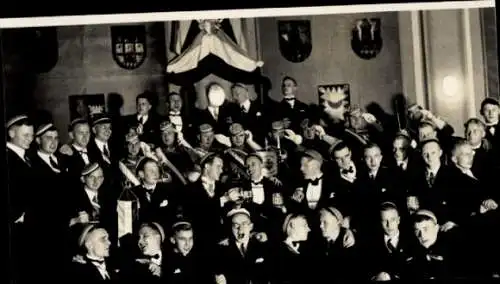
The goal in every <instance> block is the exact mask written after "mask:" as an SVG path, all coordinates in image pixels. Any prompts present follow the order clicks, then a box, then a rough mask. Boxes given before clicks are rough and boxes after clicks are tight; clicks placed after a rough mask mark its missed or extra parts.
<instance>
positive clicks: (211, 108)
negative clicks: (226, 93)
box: [208, 106, 219, 113]
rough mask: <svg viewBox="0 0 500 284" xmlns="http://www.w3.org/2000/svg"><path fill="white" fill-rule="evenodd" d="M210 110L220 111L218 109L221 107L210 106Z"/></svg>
mask: <svg viewBox="0 0 500 284" xmlns="http://www.w3.org/2000/svg"><path fill="white" fill-rule="evenodd" d="M208 110H209V111H210V112H212V113H213V112H215V111H218V110H219V107H214V106H208Z"/></svg>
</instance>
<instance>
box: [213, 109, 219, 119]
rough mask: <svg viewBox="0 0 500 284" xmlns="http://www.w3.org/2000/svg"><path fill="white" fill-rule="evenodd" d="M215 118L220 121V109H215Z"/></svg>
mask: <svg viewBox="0 0 500 284" xmlns="http://www.w3.org/2000/svg"><path fill="white" fill-rule="evenodd" d="M214 117H215V120H218V119H219V109H218V108H214Z"/></svg>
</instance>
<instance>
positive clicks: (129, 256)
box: [6, 77, 500, 284]
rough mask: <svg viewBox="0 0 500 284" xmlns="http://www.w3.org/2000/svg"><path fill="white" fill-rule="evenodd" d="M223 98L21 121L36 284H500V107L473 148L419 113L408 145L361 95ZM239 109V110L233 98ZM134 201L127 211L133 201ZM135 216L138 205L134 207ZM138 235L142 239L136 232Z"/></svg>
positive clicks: (481, 123)
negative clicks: (268, 101)
mask: <svg viewBox="0 0 500 284" xmlns="http://www.w3.org/2000/svg"><path fill="white" fill-rule="evenodd" d="M281 87H282V88H281V89H282V93H283V99H282V100H281V101H280V102H275V103H273V104H272V105H266V106H264V105H261V104H259V103H258V102H257V101H252V100H250V95H249V90H248V88H247V86H245V85H243V84H238V83H237V84H234V85H233V86H232V87H231V94H230V95H226V92H225V90H224V89H223V88H222V87H221V86H220V85H219V84H217V83H213V84H210V85H209V86H208V87H207V90H206V94H207V98H208V107H207V108H206V109H204V110H199V111H197V112H196V113H190V114H189V115H186V114H185V112H184V109H185V106H184V105H183V98H182V97H181V96H180V95H179V94H177V93H171V94H169V95H168V99H167V104H168V110H169V112H168V114H167V115H166V116H161V115H159V114H157V113H156V111H155V106H154V105H153V103H152V102H153V100H152V98H151V97H149V96H148V94H146V93H144V94H140V95H139V96H137V98H136V106H137V113H136V114H133V115H128V116H124V117H121V118H119V119H118V120H116V119H115V118H113V119H112V118H110V117H109V116H107V115H106V114H105V113H100V114H94V115H92V116H91V117H88V118H77V119H75V120H73V121H72V122H71V123H70V124H69V128H68V131H69V137H70V140H69V141H64V142H61V141H60V139H59V133H60V130H58V129H57V128H56V127H55V126H54V124H53V122H51V121H38V122H37V123H34V122H33V121H32V118H30V117H28V116H27V115H24V114H19V115H16V116H15V117H13V118H11V119H9V120H8V121H7V124H6V128H7V163H8V186H9V187H8V191H9V206H10V207H9V209H10V211H9V216H10V228H11V248H12V250H11V256H12V258H11V259H12V261H11V263H12V269H11V271H12V273H11V274H12V277H13V278H14V279H16V280H17V281H19V283H32V282H39V281H46V280H55V279H57V280H63V281H64V280H66V281H71V282H81V283H91V282H98V281H114V282H120V283H136V282H137V283H141V282H143V283H152V282H155V283H156V282H158V281H164V283H227V284H237V283H238V284H239V283H242V284H243V283H245V284H248V283H253V284H257V283H272V284H275V283H276V284H292V283H297V284H299V283H301V284H303V283H323V282H324V283H327V282H328V283H351V282H352V283H354V282H358V281H402V282H403V283H405V282H414V283H421V282H422V281H448V280H452V279H460V278H464V279H465V278H467V279H482V278H488V279H490V278H492V279H494V278H498V277H499V272H500V271H499V268H500V267H499V266H498V261H499V260H498V255H499V254H498V253H499V252H500V251H499V248H500V245H499V242H498V239H500V238H499V237H500V234H499V233H498V232H497V230H496V227H498V226H497V225H498V223H499V220H500V219H499V216H500V213H499V211H500V209H498V203H499V202H500V199H499V197H500V195H499V190H498V186H497V184H496V175H498V173H500V126H499V118H500V106H499V103H498V101H496V100H494V99H492V98H487V99H485V100H484V101H483V103H482V104H481V109H480V114H481V118H470V119H469V120H468V121H466V122H465V124H464V126H465V133H463V135H460V134H459V133H455V131H454V129H453V128H452V127H451V125H449V124H448V123H447V122H446V121H445V120H443V119H442V118H440V117H438V116H436V115H434V114H432V113H431V112H430V111H428V110H426V109H423V108H422V107H420V106H417V105H410V106H409V107H408V108H407V110H406V111H407V114H406V116H407V120H408V124H407V126H405V127H401V128H400V129H398V130H397V131H391V130H390V129H391V126H389V125H386V124H384V123H382V122H380V121H381V120H380V119H379V118H376V117H375V116H374V115H372V114H370V113H367V112H365V111H364V110H362V109H360V108H350V109H348V108H347V106H346V103H345V98H346V96H345V94H343V93H342V92H341V91H339V90H335V89H334V90H326V91H325V92H324V94H323V95H322V96H321V103H320V104H319V105H307V104H305V103H303V102H301V101H299V100H298V99H297V97H296V95H297V90H298V85H297V81H296V80H295V79H294V78H291V77H285V78H284V79H283V81H282V86H281ZM227 97H231V98H232V100H231V101H229V100H227V99H226V98H227ZM123 201H126V202H123ZM124 204H125V205H124ZM127 224H128V225H127Z"/></svg>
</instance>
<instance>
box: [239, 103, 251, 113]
mask: <svg viewBox="0 0 500 284" xmlns="http://www.w3.org/2000/svg"><path fill="white" fill-rule="evenodd" d="M250 104H251V103H250V100H246V101H245V102H244V103H242V104H241V105H240V107H241V108H242V109H243V110H245V112H248V110H250Z"/></svg>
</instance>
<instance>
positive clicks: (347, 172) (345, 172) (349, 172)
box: [342, 167, 354, 175]
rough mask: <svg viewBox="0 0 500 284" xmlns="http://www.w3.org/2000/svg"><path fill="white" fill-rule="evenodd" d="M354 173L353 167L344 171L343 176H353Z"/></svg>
mask: <svg viewBox="0 0 500 284" xmlns="http://www.w3.org/2000/svg"><path fill="white" fill-rule="evenodd" d="M352 173H354V169H353V168H352V167H350V168H349V169H348V170H346V169H343V170H342V174H344V175H347V174H352Z"/></svg>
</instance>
